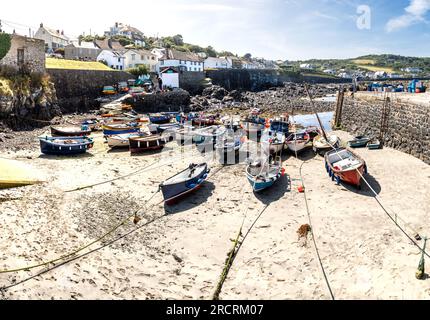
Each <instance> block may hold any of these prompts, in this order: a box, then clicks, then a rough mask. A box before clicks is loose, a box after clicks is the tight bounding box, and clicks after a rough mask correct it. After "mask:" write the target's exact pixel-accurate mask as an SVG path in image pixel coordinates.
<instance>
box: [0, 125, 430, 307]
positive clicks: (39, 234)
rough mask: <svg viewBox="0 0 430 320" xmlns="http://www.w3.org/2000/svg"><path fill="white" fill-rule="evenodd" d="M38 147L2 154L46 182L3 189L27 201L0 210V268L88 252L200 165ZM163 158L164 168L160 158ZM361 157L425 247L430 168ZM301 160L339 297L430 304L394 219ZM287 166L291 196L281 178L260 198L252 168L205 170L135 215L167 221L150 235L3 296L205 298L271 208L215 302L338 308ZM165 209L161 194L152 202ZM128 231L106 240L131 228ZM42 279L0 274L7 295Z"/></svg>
mask: <svg viewBox="0 0 430 320" xmlns="http://www.w3.org/2000/svg"><path fill="white" fill-rule="evenodd" d="M339 135H340V136H341V137H342V138H343V139H344V140H345V141H346V140H347V139H348V138H350V137H349V136H348V134H346V133H344V132H339ZM37 143H38V142H37V141H36V140H34V144H33V145H32V147H31V148H29V147H27V148H25V149H23V150H19V151H14V152H12V151H9V152H6V151H1V152H0V157H6V158H15V159H16V158H18V159H20V160H21V161H24V162H26V163H28V164H31V165H32V166H33V167H34V168H35V169H36V170H37V171H38V172H39V173H40V174H41V175H42V176H43V177H44V178H45V180H46V183H44V184H42V185H37V186H29V187H24V188H20V189H13V190H3V191H0V198H2V197H24V198H23V199H20V200H15V201H4V202H1V201H0V224H1V226H2V227H1V229H0V251H1V252H2V254H1V255H0V269H2V270H4V269H14V268H18V267H23V266H28V265H33V264H38V263H41V262H43V261H48V260H51V259H54V258H57V257H59V256H62V255H64V254H65V253H69V252H72V251H74V250H75V249H77V248H79V247H81V246H84V245H86V244H88V243H91V242H92V241H94V240H95V239H97V238H98V237H100V236H102V235H103V234H105V233H106V232H107V231H108V230H110V229H111V228H112V227H114V226H116V225H117V224H118V223H120V222H121V221H122V220H123V219H124V218H125V217H127V216H129V215H130V214H132V213H133V212H134V211H135V210H136V209H137V208H144V207H145V204H146V201H147V200H148V199H150V198H151V197H152V196H153V195H154V193H155V192H156V191H157V188H158V185H159V184H160V183H161V182H162V181H164V180H165V179H167V178H169V177H170V176H172V175H174V174H175V173H177V172H178V171H180V170H183V169H184V168H185V167H187V166H188V164H189V163H191V162H199V161H203V158H202V157H201V156H200V155H199V154H197V153H195V154H190V155H189V157H188V159H184V160H180V159H179V158H178V159H176V158H175V157H176V156H177V150H178V146H177V145H176V143H175V142H172V143H170V144H169V145H168V147H167V148H166V150H165V151H164V152H163V153H161V154H160V153H149V154H143V155H140V156H133V157H132V156H130V154H129V152H127V151H124V152H122V151H116V152H107V145H105V144H103V141H102V138H101V137H100V136H98V137H97V141H96V145H95V148H94V149H93V150H92V151H91V152H90V153H89V154H88V155H85V156H81V157H74V158H61V157H51V156H41V155H40V152H39V150H38V147H37ZM166 153H168V154H169V157H167V159H169V160H164V159H166V158H165V154H166ZM358 153H359V154H360V155H362V156H363V157H364V159H365V160H366V161H367V163H368V167H369V174H370V175H371V176H370V177H369V181H371V184H372V186H373V187H374V188H375V190H376V191H377V192H378V193H379V194H380V197H381V199H382V201H383V203H384V205H386V206H387V207H388V208H390V210H393V211H395V212H397V213H399V214H400V215H401V216H402V217H403V218H404V219H405V220H407V221H408V222H409V224H410V226H411V227H412V228H413V229H414V230H415V229H416V230H417V231H418V232H419V233H420V234H421V235H422V236H425V235H427V236H430V227H429V226H430V217H429V215H428V211H429V208H430V191H429V190H428V185H429V182H430V166H428V165H426V164H424V163H423V162H422V161H420V160H418V159H416V158H414V157H412V156H409V155H406V154H403V153H400V152H398V151H395V150H392V149H388V148H387V149H384V150H378V151H369V150H366V149H361V150H358ZM161 156H163V158H162V159H163V160H160V159H161V158H160V157H161ZM301 158H306V159H308V160H309V161H308V162H307V163H306V164H305V165H304V166H303V177H304V180H305V184H306V188H307V197H308V199H309V209H310V213H311V217H312V223H313V228H314V229H313V230H314V232H315V235H316V242H317V245H318V249H319V250H320V255H321V258H322V262H323V265H324V267H325V269H326V272H327V275H328V279H329V282H330V285H331V287H332V290H333V293H334V295H335V297H336V298H337V299H430V289H429V288H430V287H429V281H430V280H429V279H427V280H423V281H419V280H416V279H415V272H416V270H417V266H418V263H419V260H420V254H419V250H418V249H417V248H416V247H415V246H414V245H412V244H411V243H410V241H409V240H408V239H407V238H406V237H405V236H404V235H403V234H402V233H401V232H400V231H399V229H398V228H397V227H396V225H395V224H394V223H393V222H392V221H390V220H389V218H388V217H387V216H386V214H385V213H384V212H383V211H382V209H381V208H380V207H379V205H378V204H377V202H376V201H375V199H374V198H372V197H371V193H370V191H369V189H368V188H363V190H362V191H357V190H354V189H353V188H350V187H345V186H337V185H336V184H335V183H334V182H332V181H331V179H330V178H329V177H328V176H327V173H326V171H325V168H324V163H323V159H322V158H320V157H315V158H313V157H312V154H311V152H309V153H306V154H303V156H302V157H301ZM285 160H286V161H285V162H284V167H285V168H286V172H287V174H288V175H289V179H290V180H291V188H290V183H289V179H288V178H287V177H284V178H283V180H281V181H279V182H278V183H277V184H276V185H275V186H274V187H273V188H272V189H270V190H267V191H266V192H264V193H262V194H261V195H258V196H256V195H254V194H253V192H252V189H251V186H250V185H249V183H248V181H247V179H246V176H245V174H244V169H245V166H244V165H236V166H228V167H225V168H223V169H222V170H221V171H218V169H219V168H220V166H219V164H218V163H217V162H216V161H214V162H211V167H212V173H215V175H214V176H213V177H212V179H211V180H210V181H209V182H207V183H206V184H205V185H204V187H203V188H202V189H200V190H199V191H197V192H196V193H195V194H192V195H191V196H190V197H188V198H186V199H184V200H183V201H182V202H181V203H179V204H178V205H176V206H173V207H165V206H164V204H161V205H156V206H154V207H152V206H149V209H148V210H141V212H140V216H141V217H142V218H143V220H142V221H141V222H140V223H145V221H151V220H152V219H154V218H157V217H161V218H160V219H158V220H156V221H155V222H154V223H152V224H150V225H148V226H146V227H143V228H141V229H140V230H139V231H137V232H135V233H133V234H131V235H130V236H129V237H127V238H125V239H123V240H120V241H118V242H116V243H114V244H113V245H111V246H109V247H106V248H104V249H101V250H99V251H97V252H94V253H92V254H90V255H88V256H85V257H83V258H81V259H78V260H76V261H73V262H70V263H68V264H66V265H63V266H60V267H58V268H57V269H54V270H52V271H49V272H48V273H46V274H43V275H42V276H40V277H38V278H36V279H33V280H29V281H28V282H25V283H23V284H20V285H18V286H16V287H13V288H11V289H9V290H7V291H5V292H3V293H2V294H1V295H0V297H1V298H3V299H211V297H212V294H213V293H214V290H215V287H216V285H217V283H218V281H219V278H220V275H221V272H222V269H223V267H224V264H225V261H226V259H227V254H228V253H229V251H230V250H231V248H232V242H231V239H234V238H235V237H236V236H237V233H238V231H239V229H240V227H241V226H242V224H243V223H244V228H243V230H244V233H245V232H246V231H247V230H248V228H249V227H250V226H251V224H252V223H253V222H254V220H255V217H256V216H258V215H259V214H260V212H261V210H262V209H263V208H265V206H266V205H269V207H268V208H267V210H266V211H265V213H264V214H263V215H262V217H261V219H260V220H259V221H258V222H257V223H256V225H255V227H254V228H253V229H252V231H251V232H250V234H249V235H248V237H247V238H246V240H245V242H244V243H243V246H242V248H241V250H240V252H239V254H238V256H237V257H236V260H235V262H234V264H233V266H232V269H231V271H230V273H229V276H228V278H227V280H226V282H225V285H224V288H223V290H222V292H221V299H330V296H329V294H328V290H327V286H326V284H325V281H324V278H323V276H322V272H321V268H320V265H319V263H318V260H317V257H316V254H315V249H314V246H313V242H312V240H311V238H310V237H309V239H308V241H307V244H306V245H303V241H299V240H298V236H297V230H298V229H299V228H300V226H301V225H303V224H306V223H309V221H308V216H307V212H306V206H305V201H304V196H303V194H300V193H299V192H298V191H297V188H298V186H299V185H300V184H301V182H300V174H299V168H300V166H301V164H302V160H300V159H295V158H294V157H293V155H288V156H286V157H285ZM162 161H170V162H171V164H168V165H166V166H163V167H158V168H156V169H154V170H151V171H147V172H143V173H138V174H135V175H132V176H131V177H129V178H127V179H123V180H117V181H114V182H111V183H108V184H104V185H101V186H98V187H95V188H90V189H85V190H81V191H76V192H71V193H66V192H65V191H67V190H69V189H74V188H78V187H82V186H85V185H88V184H91V183H97V182H101V181H106V180H109V179H112V178H116V177H119V176H122V175H126V174H129V173H131V172H134V171H137V170H139V169H140V168H143V167H145V166H148V165H150V164H154V163H156V164H157V166H160V165H162V164H163V163H164V162H162ZM161 200H162V199H161V195H160V194H156V195H155V196H154V198H153V200H152V202H151V203H152V204H157V203H159V202H160V201H161ZM166 213H167V215H166ZM244 219H245V220H244ZM132 220H133V219H130V220H129V222H127V223H126V224H125V225H124V226H122V227H121V228H120V229H118V230H117V231H116V232H115V233H114V234H113V235H112V236H110V237H108V238H107V239H111V238H112V237H113V236H115V235H118V234H124V233H125V232H127V231H129V230H132V229H133V228H134V227H135V226H134V224H133V222H132ZM244 221H245V222H244ZM406 230H408V232H409V233H410V234H411V235H412V236H414V234H412V231H409V229H408V228H407V229H406ZM107 239H105V240H107ZM419 243H420V244H421V245H422V244H423V242H422V241H421V242H419ZM98 245H99V244H95V245H93V246H91V247H90V248H88V250H90V249H93V248H96V247H97V246H98ZM84 252H85V251H84ZM41 270H43V268H38V269H34V270H30V271H23V272H20V273H11V274H0V286H8V285H10V284H13V283H15V282H19V281H21V280H23V279H25V278H28V277H29V276H31V275H34V274H36V273H37V272H40V271H41Z"/></svg>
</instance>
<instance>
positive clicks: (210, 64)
mask: <svg viewBox="0 0 430 320" xmlns="http://www.w3.org/2000/svg"><path fill="white" fill-rule="evenodd" d="M227 68H228V63H227V60H226V59H220V58H213V57H209V58H207V59H206V60H205V70H206V69H227Z"/></svg>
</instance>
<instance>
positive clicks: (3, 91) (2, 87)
mask: <svg viewBox="0 0 430 320" xmlns="http://www.w3.org/2000/svg"><path fill="white" fill-rule="evenodd" d="M11 86H12V84H11V81H10V80H7V79H4V78H0V95H3V96H6V97H12V96H13V92H12V89H11Z"/></svg>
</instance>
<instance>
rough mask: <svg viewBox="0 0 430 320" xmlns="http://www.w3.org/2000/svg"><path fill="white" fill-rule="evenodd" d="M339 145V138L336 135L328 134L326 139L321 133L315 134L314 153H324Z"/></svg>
mask: <svg viewBox="0 0 430 320" xmlns="http://www.w3.org/2000/svg"><path fill="white" fill-rule="evenodd" d="M339 146H340V139H339V137H338V136H336V135H331V136H328V142H327V140H326V139H325V138H324V137H323V136H322V135H321V136H317V137H315V139H314V142H313V150H314V152H315V153H316V154H319V155H322V156H323V155H325V154H326V152H327V151H330V150H333V148H338V147H339Z"/></svg>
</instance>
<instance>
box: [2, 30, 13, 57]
mask: <svg viewBox="0 0 430 320" xmlns="http://www.w3.org/2000/svg"><path fill="white" fill-rule="evenodd" d="M10 46H11V39H10V35H8V34H7V33H0V60H1V59H3V58H4V57H5V56H6V54H7V53H8V52H9V50H10Z"/></svg>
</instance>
